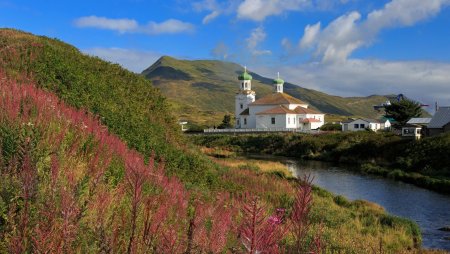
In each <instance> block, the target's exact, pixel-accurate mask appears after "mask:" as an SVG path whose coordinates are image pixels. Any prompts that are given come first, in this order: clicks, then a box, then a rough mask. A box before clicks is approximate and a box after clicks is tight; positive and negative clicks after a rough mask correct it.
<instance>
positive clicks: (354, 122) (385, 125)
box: [341, 118, 391, 131]
mask: <svg viewBox="0 0 450 254" xmlns="http://www.w3.org/2000/svg"><path fill="white" fill-rule="evenodd" d="M341 125H342V131H363V130H367V129H370V130H373V131H379V130H386V129H389V128H390V127H391V123H390V122H389V120H388V119H383V120H376V119H368V118H358V119H349V120H347V121H344V122H342V123H341Z"/></svg>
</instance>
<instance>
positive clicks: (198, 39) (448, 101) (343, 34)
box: [0, 0, 450, 111]
mask: <svg viewBox="0 0 450 254" xmlns="http://www.w3.org/2000/svg"><path fill="white" fill-rule="evenodd" d="M0 27H8V28H16V29H19V30H23V31H27V32H31V33H34V34H37V35H45V36H48V37H51V38H57V39H59V40H62V41H64V42H67V43H69V44H72V45H74V46H75V47H77V48H79V49H80V50H81V51H82V52H84V53H86V54H89V55H95V56H99V57H101V58H103V59H105V60H108V61H111V62H116V63H119V64H121V65H122V66H124V67H125V68H127V69H129V70H131V71H134V72H137V73H140V72H141V71H143V70H144V69H145V68H147V67H149V66H150V65H151V64H152V63H154V62H155V61H156V60H157V59H158V58H159V57H161V56H163V55H169V56H172V57H176V58H180V59H192V60H194V59H217V60H225V61H231V62H235V63H238V64H241V65H243V66H244V65H245V66H247V68H248V69H249V70H250V71H253V72H256V73H258V74H261V75H264V76H267V77H275V76H276V74H277V72H280V75H281V77H282V78H283V79H285V80H286V81H288V82H290V83H294V84H297V85H300V86H302V87H305V88H310V89H316V90H319V91H322V92H326V93H329V94H333V95H339V96H346V97H348V96H369V95H372V94H382V95H386V94H399V93H402V94H405V95H406V96H408V97H410V98H413V99H415V100H418V101H419V102H421V103H423V104H430V108H428V110H429V111H432V110H431V109H432V108H433V107H434V102H438V103H439V105H441V106H450V0H194V1H188V0H165V1H156V0H128V1H119V0H109V1H105V0H98V1H84V0H78V1H53V0H47V1H32V0H22V1H20V0H17V1H11V0H0Z"/></svg>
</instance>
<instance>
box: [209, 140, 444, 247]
mask: <svg viewBox="0 0 450 254" xmlns="http://www.w3.org/2000/svg"><path fill="white" fill-rule="evenodd" d="M203 151H207V152H208V155H210V156H217V157H219V158H217V157H214V158H213V160H214V161H216V162H217V163H219V164H221V165H234V166H235V167H234V168H235V169H236V170H244V171H245V168H246V167H247V166H248V168H251V170H252V171H253V172H259V173H258V174H260V177H261V176H274V175H276V176H277V177H276V178H274V179H277V180H276V181H282V179H281V178H286V179H288V180H289V179H290V176H287V177H286V176H285V175H284V174H279V173H280V172H277V174H275V172H273V171H281V170H288V171H290V173H291V174H292V175H293V176H295V177H301V176H303V175H305V174H306V175H310V176H312V177H314V182H313V183H314V185H315V186H318V188H315V189H316V191H318V192H320V193H323V192H322V191H325V189H326V190H328V191H325V193H327V192H328V193H333V194H331V195H332V196H333V198H332V199H330V200H328V201H329V202H330V203H334V204H339V205H344V206H345V205H348V204H349V203H351V200H369V201H370V202H375V203H376V204H380V205H381V206H382V207H383V208H385V209H386V211H387V212H389V213H390V214H393V215H396V216H400V217H402V218H408V219H410V220H412V221H416V222H417V223H418V225H419V226H420V230H421V232H422V233H423V235H422V243H423V246H424V248H438V249H445V250H447V251H448V250H450V241H448V240H446V239H447V238H448V237H449V236H450V234H449V233H447V232H444V231H440V230H439V229H440V228H442V227H444V226H445V225H448V220H447V219H448V218H449V216H450V212H449V211H450V197H449V196H445V195H441V194H438V193H436V192H433V191H429V190H426V189H424V188H418V187H415V186H413V185H410V184H404V183H401V182H398V181H393V180H391V179H388V178H382V177H377V176H374V175H366V174H360V173H358V172H356V171H355V170H351V169H348V168H346V167H345V166H344V165H341V167H339V166H338V165H336V164H334V163H326V162H320V161H299V160H295V159H292V158H287V157H279V156H261V155H254V154H253V155H242V157H241V155H240V154H236V153H230V152H227V151H224V150H221V149H218V150H214V149H205V150H203ZM271 165H275V167H274V168H273V171H268V170H267V168H268V166H271ZM280 165H284V166H285V168H284V169H281V170H280ZM259 168H263V170H264V171H261V170H259ZM269 168H270V167H269ZM263 178H264V177H263ZM324 195H327V194H324ZM334 204H333V205H334ZM325 213H326V212H325ZM428 251H429V250H427V252H418V253H446V252H445V251H442V252H439V251H436V252H428Z"/></svg>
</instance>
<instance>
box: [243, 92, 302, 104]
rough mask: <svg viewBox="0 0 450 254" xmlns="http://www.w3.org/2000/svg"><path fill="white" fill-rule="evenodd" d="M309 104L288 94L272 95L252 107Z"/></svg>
mask: <svg viewBox="0 0 450 254" xmlns="http://www.w3.org/2000/svg"><path fill="white" fill-rule="evenodd" d="M281 104H307V103H305V102H303V101H301V100H299V99H297V98H294V97H292V96H290V95H289V94H286V93H272V94H269V95H267V96H264V97H262V98H261V99H258V100H256V101H254V102H253V103H251V104H250V105H281Z"/></svg>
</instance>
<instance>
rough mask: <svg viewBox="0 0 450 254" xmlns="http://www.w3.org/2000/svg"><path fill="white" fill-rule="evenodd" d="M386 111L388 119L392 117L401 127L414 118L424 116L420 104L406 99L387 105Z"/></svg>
mask: <svg viewBox="0 0 450 254" xmlns="http://www.w3.org/2000/svg"><path fill="white" fill-rule="evenodd" d="M385 111H386V117H392V118H393V119H394V120H395V121H396V124H397V125H399V126H403V125H405V124H406V122H407V121H408V120H409V119H411V118H412V117H419V116H421V115H422V108H421V107H420V103H418V102H416V101H413V100H409V99H406V98H405V99H402V100H400V101H394V102H392V103H391V105H387V106H386V107H385Z"/></svg>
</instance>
